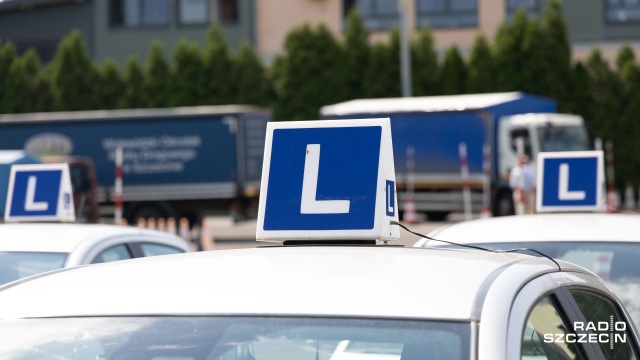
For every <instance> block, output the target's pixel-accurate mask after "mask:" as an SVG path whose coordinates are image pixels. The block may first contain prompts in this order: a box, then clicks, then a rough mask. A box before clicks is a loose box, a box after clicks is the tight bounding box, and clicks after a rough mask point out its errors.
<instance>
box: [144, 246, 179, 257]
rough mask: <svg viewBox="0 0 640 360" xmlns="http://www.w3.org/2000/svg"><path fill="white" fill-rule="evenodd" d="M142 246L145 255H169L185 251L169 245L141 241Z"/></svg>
mask: <svg viewBox="0 0 640 360" xmlns="http://www.w3.org/2000/svg"><path fill="white" fill-rule="evenodd" d="M140 248H141V249H142V253H143V254H144V256H157V255H169V254H179V253H183V252H184V251H182V250H181V249H178V248H176V247H173V246H169V245H160V244H151V243H141V244H140Z"/></svg>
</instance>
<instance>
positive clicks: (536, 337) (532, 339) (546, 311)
mask: <svg viewBox="0 0 640 360" xmlns="http://www.w3.org/2000/svg"><path fill="white" fill-rule="evenodd" d="M568 329H569V327H568V326H567V323H566V322H565V321H564V320H563V319H562V317H561V316H560V312H559V311H558V307H557V305H556V304H555V302H554V301H553V299H552V298H551V297H549V296H547V297H545V298H543V299H542V300H540V301H539V302H538V303H537V304H536V305H535V306H534V307H533V309H532V310H531V312H530V313H529V318H528V319H527V322H526V325H525V329H524V332H523V334H522V352H521V358H522V359H582V356H580V354H579V351H578V350H577V349H576V344H572V343H567V342H560V341H556V340H557V339H556V338H557V337H561V338H562V337H566V335H567V334H568V333H569V330H568Z"/></svg>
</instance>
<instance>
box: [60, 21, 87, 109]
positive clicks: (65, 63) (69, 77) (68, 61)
mask: <svg viewBox="0 0 640 360" xmlns="http://www.w3.org/2000/svg"><path fill="white" fill-rule="evenodd" d="M51 70H52V80H53V86H54V94H55V96H56V99H57V102H58V103H59V106H60V109H61V110H91V109H94V108H95V107H96V105H97V97H96V88H95V86H96V84H97V83H98V80H99V74H98V70H97V68H96V65H95V64H94V62H93V60H92V58H91V56H90V55H89V52H88V51H87V47H86V45H85V43H84V40H83V39H82V35H81V34H80V31H78V30H73V31H72V32H71V33H70V34H69V35H67V36H66V37H65V38H64V39H62V41H60V44H59V45H58V50H57V51H56V54H55V56H54V58H53V60H52V62H51Z"/></svg>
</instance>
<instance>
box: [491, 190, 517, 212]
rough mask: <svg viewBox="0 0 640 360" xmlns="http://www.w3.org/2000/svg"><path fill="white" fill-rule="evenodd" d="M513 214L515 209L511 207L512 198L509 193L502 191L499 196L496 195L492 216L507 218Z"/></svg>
mask: <svg viewBox="0 0 640 360" xmlns="http://www.w3.org/2000/svg"><path fill="white" fill-rule="evenodd" d="M514 214H515V209H514V207H513V196H512V194H511V192H509V191H503V192H501V193H500V194H498V197H497V201H496V207H495V211H494V215H495V216H509V215H514Z"/></svg>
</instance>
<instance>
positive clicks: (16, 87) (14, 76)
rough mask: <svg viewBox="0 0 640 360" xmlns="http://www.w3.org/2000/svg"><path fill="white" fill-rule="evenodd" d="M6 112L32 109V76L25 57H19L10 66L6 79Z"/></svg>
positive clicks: (20, 111)
mask: <svg viewBox="0 0 640 360" xmlns="http://www.w3.org/2000/svg"><path fill="white" fill-rule="evenodd" d="M5 82H6V83H5V96H4V98H5V109H4V112H5V113H25V112H30V111H31V106H32V103H31V82H32V77H31V75H30V74H29V69H28V68H27V62H26V61H25V59H24V58H17V59H16V60H15V61H13V63H12V64H11V67H10V68H9V74H8V76H7V79H6V80H5Z"/></svg>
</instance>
